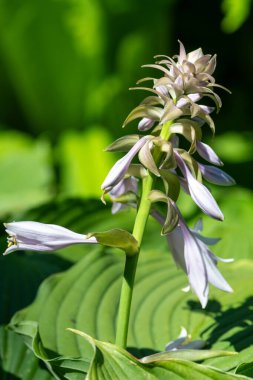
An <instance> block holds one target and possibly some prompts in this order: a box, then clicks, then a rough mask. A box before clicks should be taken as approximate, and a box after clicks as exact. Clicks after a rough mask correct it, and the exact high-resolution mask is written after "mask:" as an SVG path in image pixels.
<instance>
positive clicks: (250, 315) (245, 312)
mask: <svg viewBox="0 0 253 380" xmlns="http://www.w3.org/2000/svg"><path fill="white" fill-rule="evenodd" d="M188 307H189V309H190V310H191V311H193V312H197V313H198V312H201V314H206V315H208V316H210V317H212V318H213V320H214V322H213V323H212V324H211V325H210V326H209V327H208V328H206V329H204V330H203V331H202V333H201V336H200V337H202V338H203V336H205V340H207V342H208V345H209V346H210V347H211V346H212V345H213V344H214V343H215V342H217V341H218V340H219V341H226V342H229V343H230V344H231V346H233V348H234V349H235V351H241V350H243V349H245V348H247V347H249V346H250V345H252V344H253V296H251V297H248V298H247V299H246V300H245V301H244V302H243V303H242V304H241V305H239V306H236V307H230V308H229V309H227V310H222V305H221V304H220V303H219V302H218V301H216V300H210V301H209V303H208V306H207V308H206V309H205V310H202V309H201V307H200V305H199V303H198V302H195V301H189V302H188ZM225 335H226V336H225ZM222 336H225V337H224V339H222Z"/></svg>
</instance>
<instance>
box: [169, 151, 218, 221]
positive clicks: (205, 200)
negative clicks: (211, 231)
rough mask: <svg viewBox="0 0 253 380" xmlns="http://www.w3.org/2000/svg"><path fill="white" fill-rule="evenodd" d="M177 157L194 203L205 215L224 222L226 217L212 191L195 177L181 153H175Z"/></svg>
mask: <svg viewBox="0 0 253 380" xmlns="http://www.w3.org/2000/svg"><path fill="white" fill-rule="evenodd" d="M175 157H176V160H177V163H178V166H179V168H180V170H181V172H182V174H183V176H184V178H185V179H186V181H187V185H188V189H189V192H190V195H191V197H192V199H193V200H194V202H195V203H196V204H197V205H198V206H199V207H200V208H201V210H202V211H203V212H204V213H205V214H207V215H209V216H211V217H212V218H214V219H218V220H223V219H224V216H223V214H222V212H221V210H220V208H219V206H218V205H217V203H216V201H215V199H214V198H213V196H212V195H211V193H210V191H209V190H208V189H207V188H206V187H205V186H204V185H202V183H200V182H199V181H197V180H196V179H195V178H194V177H193V175H192V174H191V172H190V170H189V169H188V167H187V165H186V164H185V162H184V160H183V159H182V158H181V156H180V154H179V153H177V152H175Z"/></svg>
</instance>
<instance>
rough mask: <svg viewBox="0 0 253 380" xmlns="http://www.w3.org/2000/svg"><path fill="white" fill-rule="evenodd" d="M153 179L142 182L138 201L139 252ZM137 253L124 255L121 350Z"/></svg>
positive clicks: (136, 231)
mask: <svg viewBox="0 0 253 380" xmlns="http://www.w3.org/2000/svg"><path fill="white" fill-rule="evenodd" d="M152 185H153V178H152V176H151V175H150V174H149V175H148V176H147V177H145V178H144V180H143V188H142V196H141V201H140V206H139V209H138V213H137V215H136V219H135V223H134V229H133V236H134V237H135V239H136V240H137V241H138V246H139V252H140V245H141V242H142V237H143V233H144V230H145V226H146V223H147V220H148V216H149V211H150V206H151V202H150V200H149V199H148V195H149V193H150V191H151V190H152ZM139 252H138V253H137V254H135V255H134V256H128V255H126V262H125V270H124V277H123V282H122V288H121V296H120V304H119V313H118V323H117V334H116V344H117V345H118V346H121V347H123V348H126V344H127V333H128V325H129V317H130V308H131V301H132V294H133V288H134V280H135V273H136V268H137V263H138V259H139Z"/></svg>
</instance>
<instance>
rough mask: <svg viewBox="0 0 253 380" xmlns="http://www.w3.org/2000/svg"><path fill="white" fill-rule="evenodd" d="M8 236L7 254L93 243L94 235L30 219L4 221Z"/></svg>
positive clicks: (94, 240)
mask: <svg viewBox="0 0 253 380" xmlns="http://www.w3.org/2000/svg"><path fill="white" fill-rule="evenodd" d="M4 226H5V228H6V232H7V234H8V235H9V237H8V248H7V249H6V251H5V252H4V255H7V254H9V253H11V252H14V251H18V250H28V251H48V252H49V251H56V250H58V249H61V248H64V247H67V246H69V245H72V244H85V243H88V244H94V243H97V240H96V239H95V238H94V237H90V238H87V236H86V235H82V234H78V233H76V232H73V231H71V230H69V229H67V228H65V227H61V226H58V225H55V224H45V223H39V222H32V221H22V222H12V223H5V224H4Z"/></svg>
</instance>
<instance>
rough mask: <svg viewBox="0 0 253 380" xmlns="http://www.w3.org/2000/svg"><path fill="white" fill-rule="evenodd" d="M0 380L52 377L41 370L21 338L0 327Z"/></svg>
mask: <svg viewBox="0 0 253 380" xmlns="http://www.w3.org/2000/svg"><path fill="white" fill-rule="evenodd" d="M0 378H1V380H18V379H22V380H52V379H53V378H54V377H53V375H51V374H50V373H49V372H48V371H47V369H46V368H42V367H41V365H40V363H39V360H38V358H37V357H36V356H35V355H34V352H33V351H32V350H31V349H30V348H28V347H27V346H26V345H25V343H24V340H23V338H22V337H21V336H19V335H17V334H16V333H14V332H12V331H8V330H7V329H6V328H4V327H3V326H2V327H0Z"/></svg>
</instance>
